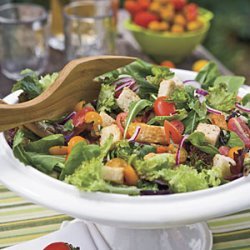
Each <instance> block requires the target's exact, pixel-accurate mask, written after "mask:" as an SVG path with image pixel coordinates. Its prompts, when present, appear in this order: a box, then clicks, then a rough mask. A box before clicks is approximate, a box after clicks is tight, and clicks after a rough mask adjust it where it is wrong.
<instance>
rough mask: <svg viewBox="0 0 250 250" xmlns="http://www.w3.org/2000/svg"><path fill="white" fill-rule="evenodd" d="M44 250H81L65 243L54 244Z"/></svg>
mask: <svg viewBox="0 0 250 250" xmlns="http://www.w3.org/2000/svg"><path fill="white" fill-rule="evenodd" d="M43 250H80V248H79V247H73V246H72V245H70V244H68V243H65V242H54V243H51V244H49V245H48V246H46V247H45V248H44V249H43Z"/></svg>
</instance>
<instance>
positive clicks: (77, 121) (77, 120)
mask: <svg viewBox="0 0 250 250" xmlns="http://www.w3.org/2000/svg"><path fill="white" fill-rule="evenodd" d="M90 111H95V110H94V108H92V107H90V106H87V107H84V108H83V109H82V110H80V111H78V112H76V114H75V115H74V117H73V118H72V122H73V125H74V126H75V127H81V126H83V125H84V123H85V115H86V114H87V113H88V112H90Z"/></svg>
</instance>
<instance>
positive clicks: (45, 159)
mask: <svg viewBox="0 0 250 250" xmlns="http://www.w3.org/2000/svg"><path fill="white" fill-rule="evenodd" d="M45 138H46V137H44V138H43V139H45ZM60 141H61V139H60V137H59V136H57V137H55V138H54V140H52V138H50V140H49V141H48V142H49V143H48V144H49V145H47V147H45V145H44V141H43V142H42V143H41V142H40V143H41V145H42V148H41V149H37V148H36V147H31V148H32V150H35V149H37V151H38V152H34V151H29V149H30V148H29V145H30V143H35V142H30V141H29V139H28V138H27V137H26V134H25V132H24V131H23V130H21V129H19V130H18V131H17V133H16V135H15V138H14V142H13V153H14V155H15V157H16V158H18V159H19V160H20V161H21V162H23V163H24V164H25V165H31V166H33V167H35V168H37V169H38V170H40V171H42V172H44V173H46V174H51V173H52V171H53V170H54V168H55V167H59V168H64V161H65V157H64V156H57V155H49V154H46V153H45V152H47V151H48V148H49V146H50V145H54V144H55V145H57V144H56V143H57V142H60ZM52 142H53V143H52Z"/></svg>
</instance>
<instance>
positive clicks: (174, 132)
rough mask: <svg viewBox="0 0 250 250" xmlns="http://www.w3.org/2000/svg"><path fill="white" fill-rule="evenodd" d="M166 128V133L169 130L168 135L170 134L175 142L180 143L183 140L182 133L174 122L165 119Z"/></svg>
mask: <svg viewBox="0 0 250 250" xmlns="http://www.w3.org/2000/svg"><path fill="white" fill-rule="evenodd" d="M164 129H165V133H166V132H167V133H166V137H168V135H170V137H171V139H172V141H173V142H174V143H175V144H180V142H181V140H182V135H181V133H180V132H179V131H178V130H177V128H176V127H175V126H174V125H173V124H171V123H170V122H169V121H167V120H165V121H164Z"/></svg>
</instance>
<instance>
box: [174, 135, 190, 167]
mask: <svg viewBox="0 0 250 250" xmlns="http://www.w3.org/2000/svg"><path fill="white" fill-rule="evenodd" d="M187 138H188V135H184V136H183V137H182V140H181V142H180V144H179V147H178V150H177V153H176V158H175V163H176V165H180V158H181V149H182V147H183V144H184V142H185V140H186V139H187Z"/></svg>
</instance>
